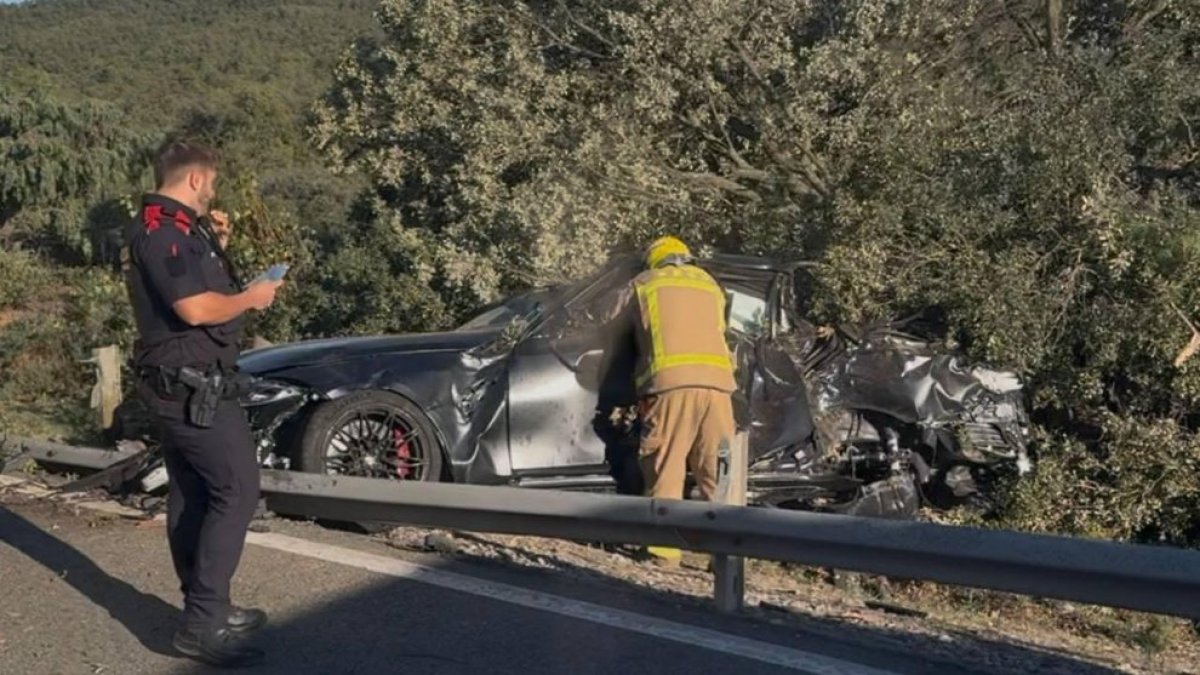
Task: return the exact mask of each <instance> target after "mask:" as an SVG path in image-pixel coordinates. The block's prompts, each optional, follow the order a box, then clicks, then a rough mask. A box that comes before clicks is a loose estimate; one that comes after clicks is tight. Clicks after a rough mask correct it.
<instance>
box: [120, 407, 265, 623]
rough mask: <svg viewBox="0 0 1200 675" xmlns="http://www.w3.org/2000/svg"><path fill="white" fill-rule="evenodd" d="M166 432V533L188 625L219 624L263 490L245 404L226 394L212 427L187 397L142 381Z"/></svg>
mask: <svg viewBox="0 0 1200 675" xmlns="http://www.w3.org/2000/svg"><path fill="white" fill-rule="evenodd" d="M142 394H143V397H145V398H146V400H147V401H148V402H149V403H150V404H151V405H150V407H151V409H152V410H153V411H154V412H155V414H156V416H157V417H158V422H159V425H160V430H161V432H162V439H163V445H162V453H163V458H164V460H165V462H166V466H167V474H168V476H169V479H170V483H169V484H170V492H169V494H168V497H167V538H168V541H169V543H170V548H171V557H172V559H173V560H174V562H175V572H176V574H177V575H178V576H179V581H180V588H181V590H182V591H183V596H184V604H183V624H184V627H185V628H186V629H189V630H206V629H210V628H214V627H219V626H220V625H222V624H223V623H224V621H225V620H226V617H227V616H228V613H229V608H230V601H229V585H230V581H231V580H232V579H233V574H234V572H235V571H236V570H237V566H238V562H239V561H240V560H241V557H242V549H243V547H244V546H245V542H246V530H247V528H249V526H250V521H251V519H252V518H253V517H254V511H255V509H256V507H257V506H258V496H259V466H258V461H257V457H256V455H255V449H254V439H253V436H252V435H251V433H250V425H249V424H248V423H247V421H246V414H245V411H243V410H242V408H241V407H240V406H239V405H238V404H237V401H233V400H229V401H222V402H221V406H220V408H219V409H218V410H217V414H216V416H215V418H214V420H213V424H212V426H211V427H208V428H201V427H197V426H195V425H193V424H191V423H190V422H188V421H187V410H186V403H185V401H183V400H172V399H164V398H160V397H159V396H158V395H157V394H156V393H154V392H153V391H150V390H149V387H147V386H145V385H143V387H142Z"/></svg>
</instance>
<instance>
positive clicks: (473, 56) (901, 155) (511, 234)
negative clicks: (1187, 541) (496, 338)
mask: <svg viewBox="0 0 1200 675" xmlns="http://www.w3.org/2000/svg"><path fill="white" fill-rule="evenodd" d="M379 18H380V21H381V25H382V29H383V33H384V35H385V38H384V39H383V40H381V41H378V42H369V41H360V42H359V43H357V44H356V45H355V46H354V47H353V48H352V49H351V50H349V51H348V52H347V53H346V55H345V56H344V58H343V60H342V62H341V64H340V65H339V66H338V68H337V71H336V78H337V82H336V84H335V86H334V87H333V88H332V89H331V90H330V91H329V92H328V94H327V95H326V96H325V98H324V99H323V101H322V102H321V103H320V104H319V105H318V106H317V108H316V111H315V122H314V125H313V135H314V138H315V140H316V143H317V145H318V147H319V148H320V149H321V150H322V152H323V153H324V154H325V155H326V157H327V158H328V159H329V160H330V162H331V163H332V165H333V166H334V167H335V168H336V169H338V170H340V171H347V172H357V173H359V174H361V175H363V176H365V177H366V178H367V179H368V180H369V181H370V182H371V185H372V189H373V192H374V194H375V195H376V196H377V198H378V199H379V201H380V203H381V204H382V205H383V209H384V216H385V217H386V218H390V219H393V220H395V222H396V227H397V228H398V229H399V230H400V231H401V232H403V233H404V236H405V237H406V238H409V239H411V240H413V241H414V242H418V245H415V246H413V247H412V250H411V255H412V256H414V261H413V263H412V264H413V265H414V266H417V267H421V266H424V267H426V268H429V269H431V270H432V275H433V276H432V278H433V280H434V282H435V288H437V289H438V290H439V292H440V293H441V294H442V296H443V298H446V299H447V301H448V302H449V303H450V304H449V306H450V307H451V308H459V307H461V306H462V305H464V304H467V303H466V302H465V301H464V300H463V298H468V299H473V300H482V299H487V298H490V297H494V296H495V295H497V294H501V293H505V292H507V291H509V290H510V289H512V288H515V287H519V286H522V285H526V284H528V283H531V282H541V281H548V280H552V279H554V278H558V277H562V276H569V275H574V274H576V273H578V272H579V271H582V270H583V269H586V268H587V267H589V266H591V265H593V264H595V262H596V261H597V260H599V259H600V258H602V257H603V256H605V255H606V254H607V253H608V251H609V250H611V249H612V248H614V247H620V246H623V245H629V244H630V243H632V242H637V241H643V240H644V239H645V238H646V237H647V236H648V235H649V234H650V233H653V232H660V231H673V232H677V233H680V234H683V235H684V236H686V237H688V238H690V239H692V240H693V241H695V242H700V243H703V244H706V245H713V246H717V247H720V248H726V249H741V250H745V251H748V252H757V253H770V254H775V255H785V256H793V257H806V258H815V259H818V260H820V261H821V262H822V267H821V270H820V271H819V272H818V279H819V285H818V287H817V288H816V289H815V293H816V297H815V298H814V303H813V304H814V306H815V307H816V311H817V312H818V313H819V314H820V315H821V316H820V317H818V318H825V319H828V320H842V321H844V320H859V319H870V318H881V317H888V316H895V315H900V314H908V313H911V312H914V311H922V310H929V309H933V310H936V311H937V313H938V314H940V315H941V316H943V317H944V318H945V330H944V332H943V337H944V338H945V339H946V340H947V341H948V342H955V343H959V344H962V345H964V346H965V347H966V348H967V349H968V350H969V351H970V352H971V353H972V354H973V355H974V356H976V357H979V358H982V359H985V360H989V361H995V362H1000V363H1003V364H1008V365H1013V366H1016V367H1017V368H1018V369H1019V370H1020V371H1021V372H1022V373H1024V374H1025V375H1027V377H1028V378H1029V379H1030V381H1031V385H1032V391H1033V392H1034V395H1035V401H1034V402H1035V409H1036V412H1037V414H1038V419H1039V420H1040V422H1041V427H1040V428H1041V432H1040V433H1042V434H1043V435H1044V436H1045V438H1047V439H1048V440H1047V442H1046V443H1045V444H1044V446H1043V447H1044V448H1045V450H1046V457H1045V458H1044V459H1045V460H1046V462H1047V464H1048V465H1049V466H1050V467H1051V468H1053V467H1056V466H1057V467H1066V468H1065V469H1064V471H1063V472H1062V473H1061V475H1063V476H1066V477H1068V478H1069V480H1064V481H1063V482H1061V483H1059V484H1057V485H1058V487H1057V488H1055V489H1057V490H1058V492H1054V491H1053V490H1051V489H1050V488H1049V487H1046V485H1044V484H1039V485H1041V487H1040V488H1039V489H1042V490H1043V494H1042V495H1041V496H1040V497H1038V496H1036V495H1035V497H1038V498H1040V500H1041V501H1040V502H1039V501H1038V498H1035V499H1033V500H1032V502H1030V501H1028V500H1022V499H1021V498H1020V496H1018V498H1017V499H1015V500H1014V504H1028V503H1040V504H1043V505H1045V504H1055V505H1057V504H1059V503H1061V502H1056V501H1053V500H1055V499H1062V498H1066V497H1069V496H1070V495H1072V494H1073V492H1072V490H1078V489H1081V488H1080V486H1082V485H1096V486H1099V487H1098V488H1097V492H1096V494H1095V495H1094V499H1095V503H1096V504H1100V505H1107V506H1111V507H1113V509H1114V510H1115V511H1120V512H1121V513H1120V514H1119V515H1118V514H1116V513H1114V514H1111V515H1110V514H1106V513H1105V512H1104V509H1103V508H1096V509H1091V510H1089V512H1088V513H1089V514H1090V515H1088V516H1087V517H1086V518H1084V517H1082V516H1081V515H1080V513H1079V512H1069V515H1070V516H1071V517H1070V518H1066V517H1063V514H1064V513H1066V512H1063V511H1062V510H1061V509H1057V508H1042V509H1041V510H1036V509H1033V510H1031V509H1029V508H1024V507H1023V508H1021V509H1018V510H1017V511H1014V512H1013V513H1014V514H1019V516H1018V515H1014V518H1018V519H1019V521H1020V522H1019V524H1024V525H1026V526H1029V527H1040V528H1051V529H1076V530H1079V529H1087V530H1089V531H1097V532H1104V533H1107V534H1112V535H1116V536H1135V535H1141V534H1147V533H1150V532H1152V531H1155V530H1157V531H1159V532H1166V533H1168V534H1169V535H1170V536H1183V533H1184V529H1185V527H1186V526H1185V525H1184V524H1183V519H1172V520H1169V521H1168V520H1167V519H1164V518H1160V517H1159V516H1157V515H1155V514H1156V512H1155V511H1153V510H1140V511H1138V515H1137V516H1136V517H1135V516H1133V515H1131V513H1130V511H1129V510H1128V509H1124V510H1123V511H1122V507H1121V504H1123V503H1126V502H1122V501H1121V499H1123V498H1118V495H1121V494H1130V493H1133V492H1143V493H1144V495H1145V499H1143V501H1144V502H1145V503H1153V502H1154V500H1156V499H1161V500H1162V501H1164V502H1165V501H1170V500H1172V499H1180V498H1182V499H1185V500H1191V501H1188V502H1187V504H1188V505H1187V507H1186V508H1182V509H1177V511H1180V512H1186V511H1188V509H1191V513H1193V514H1197V513H1200V503H1197V497H1196V496H1195V495H1193V496H1191V497H1186V496H1181V494H1182V493H1177V492H1171V493H1170V494H1167V492H1165V491H1172V490H1176V488H1177V487H1178V486H1176V487H1171V486H1170V485H1169V484H1168V483H1166V482H1164V481H1157V482H1155V481H1154V480H1151V478H1150V477H1151V476H1152V472H1150V471H1136V472H1131V474H1132V475H1130V476H1127V477H1122V476H1116V475H1114V474H1106V473H1104V471H1103V467H1104V466H1105V464H1104V462H1103V461H1099V460H1098V458H1111V457H1112V456H1113V455H1115V454H1116V453H1117V452H1119V451H1120V448H1119V447H1118V446H1116V445H1114V443H1117V442H1120V440H1119V439H1125V441H1126V442H1128V443H1129V445H1130V447H1134V446H1135V444H1134V442H1133V441H1131V440H1129V439H1141V441H1146V439H1150V438H1153V439H1154V440H1155V441H1156V442H1155V443H1150V442H1144V443H1142V444H1141V445H1137V447H1139V448H1140V449H1141V448H1153V450H1152V452H1153V458H1154V459H1153V460H1152V461H1149V464H1150V465H1161V466H1167V467H1177V468H1178V469H1179V470H1187V469H1186V466H1188V463H1189V462H1191V461H1193V460H1194V453H1195V448H1196V447H1197V443H1195V441H1194V436H1193V433H1194V432H1193V431H1192V429H1193V428H1194V426H1195V420H1194V418H1189V417H1187V413H1188V411H1190V410H1192V409H1194V407H1195V405H1196V401H1197V395H1198V394H1200V366H1197V365H1196V364H1195V363H1188V364H1185V365H1184V366H1183V367H1182V369H1177V368H1175V367H1174V366H1173V364H1172V363H1171V360H1172V357H1173V356H1174V355H1175V353H1176V352H1177V351H1178V349H1179V348H1180V347H1181V346H1182V345H1183V344H1184V343H1186V342H1187V339H1188V337H1189V336H1190V332H1189V329H1188V325H1187V324H1186V323H1185V322H1182V321H1180V319H1179V313H1180V312H1183V313H1184V314H1185V315H1186V316H1191V317H1193V318H1194V317H1196V315H1197V313H1198V310H1200V308H1198V307H1196V306H1195V301H1194V299H1195V298H1196V297H1200V296H1198V295H1197V293H1198V292H1200V274H1198V273H1200V248H1198V246H1200V238H1198V236H1197V234H1196V232H1197V229H1196V227H1197V225H1200V209H1198V208H1197V199H1198V197H1200V191H1198V190H1197V186H1198V185H1200V173H1198V164H1197V158H1198V157H1200V146H1198V145H1197V141H1196V136H1195V133H1194V129H1195V128H1196V127H1197V125H1198V124H1200V85H1198V84H1197V81H1196V79H1195V78H1193V77H1189V76H1188V75H1187V73H1194V72H1198V67H1200V62H1198V60H1200V57H1198V54H1197V50H1196V45H1197V44H1200V7H1197V5H1196V4H1195V3H1194V2H1185V1H1172V0H1165V1H1163V2H1157V3H1145V4H1138V5H1134V4H1133V3H1128V4H1126V3H1061V6H1060V3H1047V2H1046V1H1045V0H1018V1H1017V2H1006V3H995V2H983V1H982V0H969V1H967V2H963V1H961V0H935V1H933V2H917V1H915V0H912V1H909V0H848V1H837V2H835V1H833V0H827V1H818V2H796V1H794V0H754V1H750V0H711V1H702V2H691V3H684V4H680V3H677V2H667V1H666V0H659V1H650V2H638V3H595V2H590V1H588V0H556V1H552V2H520V1H517V0H502V1H498V2H493V3H476V2H467V1H466V0H385V1H384V2H383V3H382V4H381V6H380V11H379ZM1163 439H1172V441H1171V442H1170V443H1165V444H1164V443H1162V442H1161V441H1162V440H1163ZM1140 451H1143V452H1145V451H1148V450H1144V449H1143V450H1140ZM1083 458H1091V460H1097V461H1099V463H1096V461H1093V462H1092V463H1091V464H1089V463H1088V462H1084V461H1083ZM1085 466H1087V467H1091V468H1084V467H1085ZM1045 475H1047V476H1050V475H1057V474H1054V472H1053V471H1052V470H1048V471H1047V473H1046V474H1045ZM1027 484H1031V483H1029V482H1027ZM1184 492H1186V491H1184ZM1014 522H1016V521H1014Z"/></svg>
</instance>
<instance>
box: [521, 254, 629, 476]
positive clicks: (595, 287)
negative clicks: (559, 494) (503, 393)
mask: <svg viewBox="0 0 1200 675" xmlns="http://www.w3.org/2000/svg"><path fill="white" fill-rule="evenodd" d="M631 278H632V272H631V271H629V270H625V268H624V267H621V266H619V267H611V268H609V269H607V270H605V271H603V272H601V273H600V274H599V275H597V277H596V278H594V279H592V280H590V281H589V282H588V283H585V284H581V285H580V288H578V290H577V292H576V293H575V295H574V296H573V297H569V298H567V299H566V300H565V301H564V302H563V303H562V304H561V305H560V306H558V307H556V308H552V309H550V310H549V311H548V314H547V315H546V316H545V317H543V318H542V320H541V323H540V325H538V326H536V327H535V328H534V329H533V330H532V331H531V332H530V334H529V335H528V336H527V337H526V338H525V339H524V340H522V342H521V343H520V344H519V345H517V347H516V349H515V351H514V353H513V358H512V362H511V365H510V367H509V393H508V397H509V406H508V409H509V413H508V414H509V448H510V453H511V457H512V467H513V471H514V472H519V473H525V474H529V473H546V474H586V473H603V472H605V471H606V468H605V466H606V465H605V447H606V446H605V442H604V440H602V439H601V438H600V436H599V435H598V434H597V433H596V428H595V419H596V415H597V410H598V408H599V407H600V404H601V398H602V394H603V398H605V399H606V400H609V399H612V398H613V394H611V393H609V392H611V391H613V387H614V386H615V387H616V388H618V389H620V388H621V383H620V380H621V379H622V378H620V377H618V378H616V379H617V383H616V384H615V385H614V384H612V379H611V378H610V377H609V376H610V375H611V374H613V373H617V374H619V373H620V372H622V367H621V366H620V365H616V366H613V367H611V368H605V365H606V364H609V365H612V360H613V359H614V358H618V357H619V358H626V357H625V356H624V354H625V353H626V351H627V350H625V349H618V345H617V342H618V341H620V340H623V336H609V335H605V334H602V331H601V328H602V327H603V326H604V325H606V321H605V318H606V317H604V316H603V312H605V311H607V309H608V308H609V307H611V306H613V305H614V303H615V298H616V295H617V294H618V293H619V292H620V290H621V289H622V288H624V286H625V284H626V283H628V281H629V280H630V279H631ZM609 332H611V331H609ZM629 337H630V338H631V337H632V336H629ZM618 352H621V354H620V355H619V354H618ZM624 372H626V373H628V374H629V377H628V378H627V379H630V380H631V378H632V363H630V365H629V366H627V367H625V371H624ZM629 388H630V390H631V389H632V382H629ZM617 396H619V395H617Z"/></svg>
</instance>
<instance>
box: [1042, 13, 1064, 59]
mask: <svg viewBox="0 0 1200 675" xmlns="http://www.w3.org/2000/svg"><path fill="white" fill-rule="evenodd" d="M1062 12H1063V3H1062V0H1046V48H1047V49H1049V50H1050V53H1051V54H1053V55H1055V56H1058V54H1059V53H1060V52H1062Z"/></svg>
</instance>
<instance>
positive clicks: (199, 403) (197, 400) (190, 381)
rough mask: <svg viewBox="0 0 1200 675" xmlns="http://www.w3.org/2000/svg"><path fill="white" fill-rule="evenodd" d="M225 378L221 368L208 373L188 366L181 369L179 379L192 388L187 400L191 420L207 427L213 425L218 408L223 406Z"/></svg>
mask: <svg viewBox="0 0 1200 675" xmlns="http://www.w3.org/2000/svg"><path fill="white" fill-rule="evenodd" d="M224 379H225V377H224V375H222V374H221V371H219V370H217V371H213V373H212V374H211V375H206V374H204V373H202V372H200V371H198V370H196V369H195V368H189V367H187V366H184V367H183V368H180V369H179V381H180V382H182V383H183V384H184V385H185V386H186V387H187V388H188V389H191V390H192V392H191V394H189V395H188V400H187V413H188V421H189V422H191V423H192V424H194V425H196V426H198V427H201V428H205V429H207V428H208V427H211V426H212V423H213V418H215V417H216V416H217V408H219V407H220V406H221V395H222V393H223V390H224V388H225V382H224Z"/></svg>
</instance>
